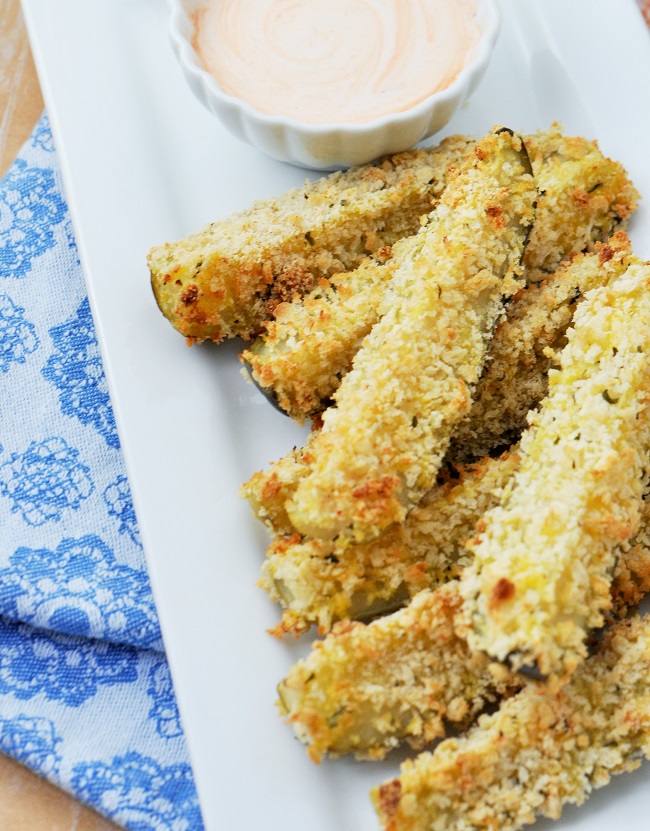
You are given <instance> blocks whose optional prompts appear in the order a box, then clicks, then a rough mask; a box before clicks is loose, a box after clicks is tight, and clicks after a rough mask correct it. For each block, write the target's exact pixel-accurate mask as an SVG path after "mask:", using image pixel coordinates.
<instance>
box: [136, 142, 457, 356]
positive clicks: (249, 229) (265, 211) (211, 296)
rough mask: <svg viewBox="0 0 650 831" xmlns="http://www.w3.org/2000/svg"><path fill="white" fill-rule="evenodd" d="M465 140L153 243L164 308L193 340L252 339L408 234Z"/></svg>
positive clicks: (340, 176)
mask: <svg viewBox="0 0 650 831" xmlns="http://www.w3.org/2000/svg"><path fill="white" fill-rule="evenodd" d="M468 141H469V140H468V139H465V138H462V137H450V138H449V139H445V141H444V142H443V143H442V145H441V146H440V148H439V149H438V148H434V149H433V150H412V151H408V152H406V153H399V154H396V155H394V156H391V157H387V158H384V159H380V160H379V161H378V162H376V163H375V164H370V165H364V166H362V167H359V168H354V169H352V170H349V171H346V172H342V173H341V172H338V173H333V174H331V175H330V176H326V177H324V178H323V179H320V180H318V181H316V182H314V183H309V182H307V183H306V184H305V185H304V186H303V187H302V188H298V189H296V190H292V191H289V192H288V193H286V194H283V195H282V196H279V197H276V198H272V199H269V200H267V201H265V202H258V203H256V204H254V205H253V206H252V207H251V208H250V209H249V210H247V211H243V212H241V213H238V214H234V215H233V216H231V217H229V218H228V219H225V220H222V221H219V222H213V223H212V224H211V225H208V226H207V227H206V228H204V229H202V230H201V231H198V232H197V233H194V234H191V235H190V236H189V237H186V238H185V239H182V240H179V241H178V242H175V243H167V244H165V245H161V246H157V247H154V248H152V249H151V251H150V252H149V257H148V263H149V268H150V271H151V284H152V287H153V290H154V295H155V297H156V300H157V302H158V305H159V307H160V310H161V311H162V313H163V314H164V315H165V317H167V318H168V320H169V321H170V322H171V323H172V325H173V326H174V327H175V328H176V329H177V330H178V331H179V332H181V334H183V335H185V336H186V337H187V338H189V339H190V340H192V341H201V340H206V339H209V340H214V341H219V340H221V339H223V338H228V337H233V336H237V335H240V336H241V337H243V338H245V339H249V338H251V337H253V336H254V335H256V334H257V333H258V332H259V329H260V325H261V323H262V321H263V320H265V319H268V318H269V317H271V315H272V314H273V311H274V310H275V309H276V307H277V306H278V305H279V304H280V303H283V302H288V301H290V300H292V298H293V297H294V296H295V295H296V294H299V295H300V294H305V293H306V292H308V291H310V290H311V289H312V288H313V286H314V285H315V284H316V282H317V281H318V279H319V278H321V277H329V276H331V275H333V274H336V273H337V272H342V271H347V270H350V269H352V268H355V267H356V266H357V265H359V264H360V263H361V261H362V260H363V259H364V258H366V257H367V256H368V255H369V254H372V253H373V252H374V251H376V250H378V249H381V248H383V247H384V246H387V245H388V246H390V245H392V244H393V243H394V242H395V241H396V240H398V239H400V238H401V237H404V236H407V235H408V234H412V233H414V232H415V231H416V230H417V228H418V226H419V220H420V216H421V215H422V214H427V213H428V212H429V211H430V210H431V208H432V206H433V204H434V202H435V200H436V198H437V194H438V191H439V189H440V182H439V181H438V176H439V173H440V170H441V169H444V170H446V164H447V163H448V162H449V159H450V158H452V157H455V156H457V155H458V153H459V152H462V150H463V149H464V148H465V146H466V145H467V144H468ZM441 159H444V163H443V162H441ZM441 166H442V167H441ZM187 301H189V302H187Z"/></svg>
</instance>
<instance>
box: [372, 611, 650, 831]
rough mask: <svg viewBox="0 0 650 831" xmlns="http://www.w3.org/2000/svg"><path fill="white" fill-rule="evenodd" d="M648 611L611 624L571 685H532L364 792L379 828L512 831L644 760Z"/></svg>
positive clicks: (555, 812)
mask: <svg viewBox="0 0 650 831" xmlns="http://www.w3.org/2000/svg"><path fill="white" fill-rule="evenodd" d="M649 678H650V618H647V617H646V618H639V617H636V618H634V619H633V620H629V621H625V622H621V623H619V624H617V625H616V626H615V627H614V628H613V629H612V630H611V631H610V632H609V633H608V634H607V635H606V638H605V640H604V642H603V643H602V644H601V647H600V649H599V651H598V653H597V654H596V655H594V656H593V657H592V658H590V659H589V660H588V661H587V662H586V663H584V664H583V665H582V666H581V667H580V668H579V669H578V671H577V672H576V674H575V675H574V676H573V678H572V679H571V681H570V682H569V684H568V685H567V686H566V687H564V688H563V689H560V690H559V691H556V692H552V691H551V690H550V689H548V688H546V687H544V686H543V685H541V684H540V685H530V686H528V687H526V688H525V689H523V690H522V691H521V692H519V693H518V694H517V695H515V696H513V697H512V698H510V699H509V700H507V701H505V702H504V703H502V704H501V706H500V708H499V710H498V711H497V712H496V713H494V714H493V715H490V716H483V717H481V719H480V720H479V723H478V725H477V726H475V727H473V728H471V729H470V731H469V733H467V735H465V736H463V737H461V738H458V739H448V740H447V741H445V742H443V743H442V744H440V745H438V747H437V748H436V749H435V750H434V751H433V753H422V754H420V755H419V756H418V757H417V758H416V759H415V760H412V761H411V760H409V761H407V762H405V763H404V764H403V765H402V769H401V773H400V775H399V777H397V778H396V779H393V780H392V781H389V782H386V783H385V784H383V785H382V786H381V787H379V788H375V789H373V791H372V794H371V795H372V799H373V802H374V804H375V807H376V808H377V811H378V813H379V816H380V819H381V823H382V827H383V828H384V829H385V831H425V829H427V831H429V829H430V830H431V831H433V829H435V831H486V829H495V831H496V829H499V831H517V830H518V829H520V828H522V827H523V826H524V825H528V824H529V823H532V822H534V821H535V819H536V818H537V817H540V816H545V817H549V818H552V819H558V818H559V817H560V815H561V813H562V808H563V806H564V805H566V804H571V803H573V804H577V805H581V804H582V803H583V802H584V801H585V799H586V798H587V797H588V796H589V794H590V793H591V791H592V790H593V789H595V788H600V787H602V786H604V785H606V784H607V783H608V782H609V780H610V778H611V777H612V776H613V775H615V774H618V773H623V772H625V771H631V770H634V769H635V768H637V767H638V766H639V765H640V763H641V759H642V758H643V757H645V758H650V683H649V682H648V679H649Z"/></svg>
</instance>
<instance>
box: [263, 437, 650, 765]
mask: <svg viewBox="0 0 650 831" xmlns="http://www.w3.org/2000/svg"><path fill="white" fill-rule="evenodd" d="M513 457H514V454H513ZM486 463H487V462H486ZM497 472H498V471H497ZM647 497H648V493H647V492H646V501H645V502H644V503H643V514H642V523H641V528H640V530H639V532H638V533H637V534H636V535H635V537H634V538H632V539H631V540H628V541H627V542H625V543H624V544H622V545H621V548H620V556H619V559H618V563H617V566H616V569H615V572H614V579H613V582H612V587H611V597H612V605H611V608H610V609H609V613H608V620H609V622H610V623H611V622H612V621H616V620H619V619H620V618H622V617H623V616H624V615H626V614H627V613H628V611H629V610H630V609H633V608H635V607H636V606H637V605H638V604H639V603H640V601H641V600H642V598H643V597H644V596H645V595H646V594H647V593H648V592H650V502H649V501H648V500H647ZM649 678H650V677H649ZM524 682H525V679H524V677H523V676H521V675H518V676H515V675H514V674H513V673H512V672H510V671H508V669H507V668H506V667H505V666H503V665H502V664H491V663H490V659H489V658H488V657H487V656H485V655H483V654H482V653H473V652H472V651H471V650H470V649H469V646H468V644H467V626H466V622H464V621H463V614H462V598H461V596H460V592H459V584H458V582H457V581H450V582H449V583H446V584H445V585H443V586H441V587H439V588H437V589H435V590H425V591H422V592H420V593H419V594H418V595H416V596H415V598H414V599H413V600H412V601H411V602H410V604H409V605H408V606H406V607H405V608H404V609H401V610H400V611H398V612H395V613H394V614H392V615H389V616H387V617H382V618H379V619H377V620H375V621H373V622H372V623H370V624H368V625H366V624H363V623H350V622H341V623H337V624H336V625H335V626H334V628H333V630H332V631H331V632H330V633H329V634H328V635H327V636H326V637H325V639H324V640H323V641H320V642H317V643H315V644H314V648H313V650H312V652H311V653H310V654H309V655H308V656H307V657H306V658H305V659H304V660H302V661H299V662H298V663H297V664H295V665H294V666H293V667H292V668H291V670H290V672H289V674H288V675H287V677H286V679H285V680H284V681H282V682H281V684H280V686H279V692H280V697H281V702H280V709H281V712H282V714H283V715H284V716H285V717H286V719H287V721H288V722H289V723H290V724H292V725H293V727H294V729H295V732H296V734H297V736H298V737H299V738H300V739H301V740H302V741H303V742H305V743H306V744H307V745H308V753H309V755H310V757H311V758H312V759H313V760H314V761H320V759H321V758H322V757H323V755H325V754H326V753H330V754H332V755H334V756H337V755H341V754H344V753H354V754H355V755H356V756H358V757H359V758H374V759H378V758H382V757H383V756H384V755H385V754H386V753H387V752H388V751H389V750H390V749H391V748H393V747H395V746H396V745H397V744H399V743H401V742H402V741H404V740H406V741H408V742H409V743H410V744H411V746H413V747H422V746H423V745H424V744H425V743H426V742H428V741H431V740H432V739H433V738H437V737H440V736H444V735H445V730H446V728H447V726H449V725H452V726H454V727H456V728H458V727H464V726H467V724H469V722H470V721H471V720H472V719H473V717H474V716H475V715H477V714H478V713H479V712H480V710H481V709H482V707H483V706H484V704H486V703H489V702H493V701H495V700H496V699H497V698H498V697H499V696H502V695H505V694H507V693H509V692H512V691H514V690H515V689H517V688H518V687H519V686H521V685H522V684H524ZM649 683H650V680H649Z"/></svg>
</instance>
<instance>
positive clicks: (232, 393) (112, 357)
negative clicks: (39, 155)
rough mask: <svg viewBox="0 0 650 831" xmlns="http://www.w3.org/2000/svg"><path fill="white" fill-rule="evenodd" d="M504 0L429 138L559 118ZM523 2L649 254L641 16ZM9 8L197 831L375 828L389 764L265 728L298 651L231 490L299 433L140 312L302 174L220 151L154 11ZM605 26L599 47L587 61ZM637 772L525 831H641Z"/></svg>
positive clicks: (623, 4) (125, 0)
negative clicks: (458, 105) (62, 195)
mask: <svg viewBox="0 0 650 831" xmlns="http://www.w3.org/2000/svg"><path fill="white" fill-rule="evenodd" d="M521 2H522V0H509V2H508V3H506V2H505V0H503V3H502V10H503V12H504V14H503V26H502V31H501V34H500V38H499V42H498V44H497V47H496V50H495V53H494V56H493V60H492V62H491V64H490V67H489V69H488V71H487V73H486V75H485V78H484V80H483V83H482V85H481V89H480V93H479V94H477V95H476V96H474V97H473V98H472V100H471V102H470V103H469V104H468V106H467V107H465V108H463V109H462V110H461V111H460V112H459V113H457V115H456V117H455V118H454V119H452V121H451V122H450V124H449V125H448V127H447V128H446V130H445V131H444V132H446V133H449V132H472V133H483V132H487V130H489V129H490V127H491V126H492V125H493V124H494V123H502V124H507V125H509V126H511V127H514V128H517V129H519V130H524V131H530V130H534V129H536V128H538V127H543V126H546V114H547V113H548V112H549V111H550V112H553V113H554V112H556V110H561V109H563V106H564V105H563V102H562V99H561V98H556V97H555V94H554V93H553V92H552V90H548V91H547V92H544V88H542V89H541V91H539V95H540V96H542V97H540V98H537V97H536V96H535V95H534V93H533V87H532V86H531V79H530V77H529V74H528V73H529V62H528V58H527V57H526V53H524V52H523V51H522V50H521V48H520V44H519V40H518V36H517V35H516V33H515V30H514V28H513V26H512V25H511V21H510V19H509V18H510V12H511V9H510V4H511V3H512V4H519V3H521ZM538 5H539V8H540V14H541V15H542V17H543V20H544V21H545V23H546V24H547V25H548V28H549V30H550V32H551V33H552V39H551V41H549V43H551V45H554V46H555V49H556V51H557V54H558V56H559V57H560V58H561V59H562V60H563V61H564V62H565V63H566V68H567V70H568V72H569V75H570V78H571V79H572V82H573V83H574V85H575V88H576V90H577V94H579V96H580V100H581V102H582V105H583V107H584V110H585V112H587V114H588V116H589V118H590V120H591V122H593V129H594V131H595V135H596V136H597V137H598V138H599V140H600V143H601V146H602V148H603V150H604V151H605V152H606V153H609V154H611V155H613V156H615V157H616V158H619V159H620V160H621V161H622V162H623V163H624V164H625V165H626V166H627V168H628V170H629V171H630V174H631V175H632V177H633V179H634V180H635V182H636V184H637V186H638V188H639V190H640V191H641V193H642V194H643V195H644V197H645V201H644V204H643V206H642V207H641V209H640V210H639V211H638V213H637V214H636V215H635V217H634V220H633V222H632V225H631V235H632V239H633V242H634V245H635V248H636V250H637V252H638V253H639V254H640V255H641V256H644V257H646V258H648V257H650V213H649V211H648V207H647V203H648V202H649V201H650V167H649V166H648V164H647V151H646V140H645V139H646V137H647V136H648V135H650V104H649V103H648V101H647V100H646V99H643V98H641V97H640V96H639V95H638V93H637V91H636V90H638V85H639V83H641V80H640V79H647V78H648V77H650V50H649V49H648V43H649V41H648V33H647V31H646V30H645V29H644V28H643V23H642V20H641V16H640V14H639V12H638V11H637V9H636V6H635V3H634V0H572V2H570V3H567V2H566V0H539V3H538ZM23 7H24V10H25V15H26V19H27V22H28V26H29V30H30V34H31V39H32V43H33V46H34V51H35V56H36V60H37V65H38V69H39V72H40V75H41V78H42V82H43V90H44V94H45V98H46V101H47V105H48V109H49V112H50V118H51V121H52V125H53V130H54V135H55V140H56V143H57V146H58V149H59V155H60V160H61V164H62V168H63V173H64V178H65V184H66V188H67V194H68V198H69V203H70V208H71V211H72V215H73V218H74V222H75V228H76V233H77V240H78V244H79V249H80V254H81V257H82V260H83V264H84V268H85V271H86V275H87V281H88V288H89V293H90V298H91V303H92V306H93V312H94V315H95V319H96V323H97V330H98V335H99V338H100V341H101V344H102V349H103V354H104V361H105V369H106V372H107V375H108V379H109V383H110V387H111V393H112V397H113V402H114V406H115V411H116V417H117V421H118V428H119V431H120V436H121V440H122V445H123V449H124V453H125V458H126V461H127V466H128V471H129V479H130V483H131V488H132V491H133V495H134V499H135V507H136V511H137V514H138V518H139V522H140V528H141V532H142V538H143V542H144V546H145V551H146V554H147V558H148V562H149V567H150V573H151V577H152V582H153V588H154V592H155V595H156V600H157V604H158V609H159V613H160V618H161V622H162V628H163V634H164V637H165V643H166V647H167V652H168V656H169V660H170V664H171V668H172V674H173V677H174V681H175V685H176V691H177V695H178V700H179V704H180V708H181V713H182V717H183V723H184V726H185V729H186V734H187V739H188V743H189V748H190V753H191V757H192V762H193V766H194V771H195V775H196V780H197V784H198V788H199V794H200V797H201V803H202V810H203V814H204V818H205V825H206V827H207V829H208V831H225V829H229V831H230V829H238V830H240V831H258V830H259V829H268V831H279V830H280V829H282V831H304V829H306V828H307V829H309V830H310V831H373V829H376V828H377V823H376V819H375V816H374V811H373V810H372V808H371V806H370V803H369V800H368V796H367V794H368V790H369V789H370V787H371V786H372V785H374V784H376V783H377V782H379V781H381V780H383V779H384V778H386V777H388V776H390V775H391V774H393V773H394V772H395V771H396V769H397V764H398V759H396V758H395V757H393V758H391V759H390V760H388V761H386V762H385V763H381V764H378V765H371V764H355V763H354V762H351V761H348V760H341V761H339V762H332V763H324V764H323V765H322V766H320V767H316V766H315V765H313V764H312V763H311V762H309V761H308V759H307V757H306V755H305V753H304V750H303V748H302V747H301V746H300V745H299V744H298V743H297V742H296V741H295V740H294V739H293V737H292V733H291V730H290V729H289V728H288V727H287V726H285V725H284V724H283V723H282V722H281V720H280V719H279V718H278V717H277V715H276V712H275V709H274V700H275V684H276V682H277V681H278V680H279V678H281V677H282V676H283V675H284V673H285V672H286V670H287V669H288V667H289V666H290V664H291V663H292V661H293V660H294V659H295V658H296V656H297V655H298V654H300V653H301V652H302V651H304V650H305V648H306V644H304V643H298V644H295V643H293V642H292V643H280V642H278V641H276V640H274V639H272V638H271V637H270V636H269V635H267V634H266V632H265V629H266V628H267V627H269V626H272V625H273V624H274V623H276V622H277V619H278V613H277V609H276V608H275V607H274V605H273V604H271V603H270V602H269V601H268V600H267V598H266V596H265V595H264V593H263V592H262V591H261V590H260V589H258V588H257V587H256V586H255V581H256V579H257V576H258V572H259V567H260V564H261V560H262V556H263V548H264V542H265V539H264V534H263V532H262V531H261V529H260V528H259V527H258V526H257V524H256V523H255V522H253V520H252V518H251V516H250V514H249V511H248V507H247V506H246V505H245V504H243V503H242V502H241V501H240V500H239V499H238V497H237V487H238V485H239V484H240V483H241V482H242V481H243V480H244V479H246V478H247V477H248V476H249V475H250V474H251V473H252V472H253V471H254V470H256V469H258V468H260V467H261V466H263V465H264V464H266V463H268V462H269V461H271V460H272V459H274V458H276V457H278V456H280V455H281V454H282V453H284V452H285V451H286V450H287V449H288V448H289V447H291V446H292V445H293V444H294V443H296V442H298V441H300V440H301V439H302V437H303V435H304V433H303V432H301V431H300V430H298V429H297V428H295V427H294V426H293V425H292V424H291V423H290V422H289V421H288V420H287V419H285V418H284V417H282V416H281V415H279V414H278V413H276V412H275V411H274V410H272V408H271V407H270V406H269V405H268V404H267V403H266V402H265V401H264V400H263V399H262V397H261V396H259V395H258V394H257V393H256V391H255V390H254V389H253V388H252V387H250V386H249V385H247V384H246V383H245V382H244V380H243V379H242V378H241V376H240V373H239V367H238V365H237V362H236V360H235V355H236V353H237V345H236V344H226V345H224V346H223V347H218V348H211V347H210V346H209V345H205V346H203V347H194V348H192V349H187V348H186V347H185V346H184V344H183V339H182V338H181V337H180V336H179V335H178V334H177V333H176V332H174V331H173V330H172V328H171V327H170V326H169V324H168V323H167V321H165V320H164V319H163V318H162V316H161V315H160V314H159V312H158V310H157V308H156V306H155V303H154V300H153V297H152V294H151V291H150V288H149V281H148V274H147V269H146V265H145V256H146V252H147V250H148V248H149V247H150V246H151V245H153V244H157V243H160V242H163V241H165V240H171V239H175V238H178V237H180V236H183V235H185V234H187V233H189V232H190V231H193V230H195V229H196V228H197V227H199V226H200V225H202V224H203V223H205V222H207V221H209V220H211V219H213V218H217V217H221V216H224V215H226V214H228V213H229V212H230V211H232V210H234V209H240V208H244V207H246V206H248V205H250V203H251V202H252V201H253V200H254V199H256V198H264V197H266V196H269V195H271V194H273V193H280V192H282V191H283V190H285V189H287V188H288V187H291V186H295V185H298V184H299V183H301V182H302V181H303V180H304V177H305V172H304V171H303V170H297V169H296V168H294V167H291V166H288V165H284V164H281V163H279V162H274V161H272V160H270V159H269V158H268V157H266V156H264V155H263V154H261V153H260V152H259V151H257V150H255V149H254V148H253V147H251V146H250V145H248V144H245V143H243V142H241V141H239V140H237V139H235V138H234V137H233V136H232V135H231V134H230V133H228V132H227V131H226V130H225V129H224V128H223V127H222V126H221V125H220V124H219V122H218V121H217V120H216V119H214V118H213V117H212V115H211V114H210V113H209V112H207V110H205V108H203V107H202V106H201V105H200V104H199V102H198V101H196V99H195V98H194V96H193V95H192V94H191V93H190V91H189V90H188V88H187V85H186V84H185V82H184V79H183V77H182V74H181V72H180V69H179V67H178V64H177V62H176V60H175V58H174V56H173V54H172V52H171V50H170V48H169V44H168V38H167V9H166V6H165V4H164V3H163V2H162V0H93V2H92V3H89V2H87V0H66V2H65V3H53V2H52V0H23ZM603 30H606V31H607V38H608V44H609V48H608V49H606V50H603V49H597V48H596V47H595V44H597V43H599V42H600V38H601V37H602V32H603ZM556 92H557V90H556ZM565 103H566V102H565ZM568 103H569V104H570V103H571V102H570V101H569V102H568ZM569 109H570V108H569ZM569 114H570V112H569ZM568 126H570V125H568ZM649 776H650V768H649V767H648V765H645V766H644V767H643V768H642V769H641V770H640V771H638V772H637V773H635V774H632V775H629V776H621V777H618V778H617V779H616V781H615V782H614V783H613V784H612V785H611V786H610V787H608V788H606V789H604V790H602V791H600V792H598V793H597V794H596V795H594V797H592V799H591V800H590V801H589V803H588V804H587V805H586V806H585V807H583V808H581V809H579V810H573V809H570V810H567V812H566V814H565V817H564V818H563V819H562V821H561V822H560V823H558V824H551V823H545V822H542V823H540V824H539V825H538V826H536V828H539V829H543V831H548V829H551V828H557V829H559V831H565V829H571V831H583V829H584V831H587V829H588V831H611V829H612V828H616V827H619V826H620V827H621V828H625V829H626V831H647V828H648V814H649V813H650V791H649V790H648V777H649ZM191 831H194V829H192V830H191Z"/></svg>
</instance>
